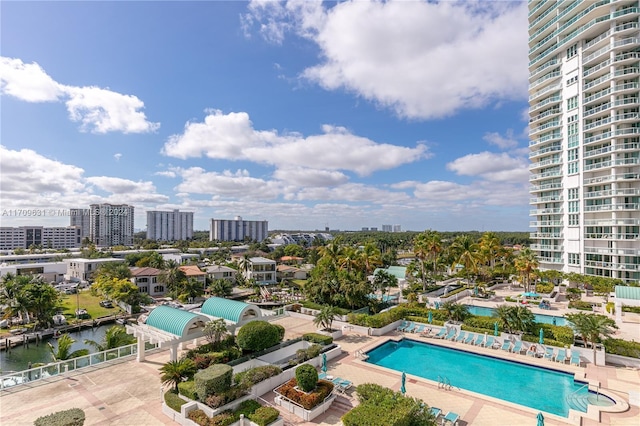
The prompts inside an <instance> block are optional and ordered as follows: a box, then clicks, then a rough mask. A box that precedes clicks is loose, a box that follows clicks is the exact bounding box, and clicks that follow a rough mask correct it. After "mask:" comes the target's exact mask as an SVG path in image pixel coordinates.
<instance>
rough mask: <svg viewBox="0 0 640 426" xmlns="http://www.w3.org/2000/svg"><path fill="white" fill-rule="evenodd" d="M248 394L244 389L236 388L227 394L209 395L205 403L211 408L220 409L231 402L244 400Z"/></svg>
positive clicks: (226, 392)
mask: <svg viewBox="0 0 640 426" xmlns="http://www.w3.org/2000/svg"><path fill="white" fill-rule="evenodd" d="M246 394H247V390H246V389H245V388H244V387H241V386H234V387H232V388H231V389H229V390H227V391H225V392H221V393H215V394H212V395H209V396H208V397H207V399H205V401H204V403H205V404H207V405H208V406H209V407H211V408H218V407H222V406H223V405H226V404H228V403H230V402H231V401H235V400H236V399H239V398H242V397H243V396H245V395H246Z"/></svg>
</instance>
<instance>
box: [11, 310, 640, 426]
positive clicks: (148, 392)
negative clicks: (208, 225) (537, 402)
mask: <svg viewBox="0 0 640 426" xmlns="http://www.w3.org/2000/svg"><path fill="white" fill-rule="evenodd" d="M275 323H278V324H281V325H283V326H284V327H285V330H286V335H285V337H286V338H293V337H298V336H300V335H302V334H304V333H307V332H313V331H316V327H315V326H314V325H313V323H312V321H311V320H304V319H300V318H294V317H284V318H281V319H278V320H276V321H275ZM409 336H411V337H412V338H415V339H416V340H420V339H423V338H420V337H419V336H415V335H411V334H410V333H409ZM401 337H402V336H400V335H396V334H395V333H394V334H389V335H386V336H381V337H372V336H365V335H360V334H357V333H355V332H347V333H346V334H345V335H344V336H343V337H342V338H340V339H339V340H337V341H336V343H338V344H339V345H340V346H341V347H342V349H343V354H342V355H341V356H339V357H338V358H336V359H333V360H331V361H330V362H329V363H328V374H331V375H333V376H339V377H342V378H345V379H348V380H350V381H352V382H353V383H354V387H353V388H351V389H350V390H348V391H347V394H346V397H342V396H341V397H340V398H339V401H338V402H337V403H334V404H333V406H332V407H331V408H330V409H328V410H327V412H326V413H324V414H322V415H321V416H319V417H317V418H316V419H315V420H314V421H313V422H304V421H302V420H300V419H297V418H295V417H293V416H292V415H289V414H283V416H284V417H285V420H286V421H287V423H286V424H287V425H322V426H329V425H335V426H337V425H341V422H340V417H341V416H342V415H343V414H344V413H345V412H346V411H347V410H348V409H349V407H350V406H355V405H357V398H356V396H355V391H354V388H355V386H357V385H359V384H362V383H378V384H380V385H382V386H386V387H389V388H391V389H394V390H399V389H400V381H401V378H400V375H399V374H398V373H397V372H394V371H391V370H388V369H385V368H382V367H377V366H373V365H370V364H367V363H365V362H363V361H362V360H360V359H358V358H356V357H355V356H354V354H355V352H356V351H358V350H362V349H364V350H367V349H370V348H373V347H375V346H377V345H379V344H381V343H382V342H384V341H386V340H388V339H389V338H393V339H398V338H401ZM424 340H427V341H429V342H433V343H435V344H440V345H442V346H450V347H459V348H465V349H468V350H472V351H474V352H478V353H489V354H491V355H492V356H496V357H504V358H507V359H515V360H520V361H524V362H528V363H535V364H540V365H542V366H546V367H554V368H558V364H556V363H554V362H552V361H548V360H543V359H533V358H531V357H527V356H524V355H516V354H511V353H507V352H505V351H502V350H495V349H485V348H478V347H474V346H470V345H464V344H462V343H453V342H448V341H442V340H435V339H424ZM168 360H169V353H168V351H160V352H155V353H150V354H148V355H147V357H146V361H144V362H142V363H138V362H136V361H135V360H128V361H120V362H117V363H114V364H110V365H109V366H101V367H97V368H89V369H84V370H81V371H80V372H73V373H68V374H66V375H64V376H58V377H52V378H49V379H45V380H42V381H38V382H33V383H29V384H26V385H21V386H17V387H15V388H11V389H9V390H6V391H3V392H2V393H0V424H2V425H5V424H6V425H12V426H13V425H16V426H20V425H32V424H33V421H34V420H35V419H36V418H38V417H40V416H43V415H46V414H50V413H52V412H55V411H60V410H65V409H68V408H73V407H77V408H81V409H83V410H84V411H85V414H86V422H85V425H87V426H90V425H101V426H102V425H125V426H126V425H163V424H175V423H174V422H173V421H171V420H170V419H169V418H168V417H166V416H165V415H164V414H162V410H161V385H160V380H159V372H158V370H159V369H160V367H161V366H162V365H163V364H164V363H165V362H167V361H168ZM562 369H563V370H565V371H570V372H577V373H579V374H582V375H584V374H586V378H587V379H590V380H598V381H600V383H601V386H602V387H603V388H605V389H608V390H610V391H613V392H615V393H617V394H618V395H620V396H622V397H623V398H626V397H627V394H628V392H629V391H630V390H631V391H636V392H637V391H640V371H639V370H637V369H629V368H616V367H611V366H607V367H597V366H593V365H588V366H587V367H586V368H584V367H575V366H568V365H565V366H562ZM406 389H407V395H409V396H413V397H417V398H420V399H422V400H424V401H425V402H426V403H427V404H429V405H430V406H435V407H438V408H440V409H442V411H443V413H446V412H447V411H453V412H456V413H458V414H459V415H460V419H461V420H460V422H459V424H460V425H487V426H489V425H490V426H493V425H496V424H502V425H532V426H533V425H535V424H536V414H537V411H535V410H532V409H526V408H524V407H521V406H517V405H514V404H509V403H505V402H502V401H498V400H491V399H488V398H480V397H478V396H476V395H475V394H471V393H469V392H466V391H460V390H457V389H456V390H444V389H441V388H438V387H437V384H435V383H433V382H430V381H427V380H424V379H420V378H417V377H414V376H411V375H409V376H408V378H407V382H406ZM543 391H544V390H543V389H541V392H543ZM263 397H264V399H265V400H266V401H268V402H272V398H273V394H272V393H269V394H266V395H264V396H263ZM532 398H535V395H532ZM566 424H571V423H569V422H567V421H563V419H562V418H560V417H558V416H545V425H566ZM597 424H606V425H633V426H637V425H639V424H640V408H639V407H638V406H630V408H629V410H627V411H626V412H623V413H615V414H608V413H603V414H602V415H601V418H600V421H599V422H598V421H595V420H590V419H584V420H583V421H582V425H585V426H591V425H597Z"/></svg>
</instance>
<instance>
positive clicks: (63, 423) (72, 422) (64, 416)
mask: <svg viewBox="0 0 640 426" xmlns="http://www.w3.org/2000/svg"><path fill="white" fill-rule="evenodd" d="M84 419H85V416H84V411H82V410H81V409H79V408H71V409H69V410H64V411H58V412H55V413H52V414H49V415H46V416H42V417H38V418H37V419H36V421H35V422H33V424H34V426H82V425H83V424H84Z"/></svg>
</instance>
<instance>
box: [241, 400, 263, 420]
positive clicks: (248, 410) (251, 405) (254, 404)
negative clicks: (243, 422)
mask: <svg viewBox="0 0 640 426" xmlns="http://www.w3.org/2000/svg"><path fill="white" fill-rule="evenodd" d="M260 407H262V405H260V403H259V402H258V401H256V400H255V399H247V400H246V401H242V402H241V403H240V405H239V406H238V408H237V409H236V410H235V411H234V414H236V415H237V416H238V417H239V416H240V414H244V416H245V417H249V415H250V414H253V413H255V411H256V410H257V409H258V408H260Z"/></svg>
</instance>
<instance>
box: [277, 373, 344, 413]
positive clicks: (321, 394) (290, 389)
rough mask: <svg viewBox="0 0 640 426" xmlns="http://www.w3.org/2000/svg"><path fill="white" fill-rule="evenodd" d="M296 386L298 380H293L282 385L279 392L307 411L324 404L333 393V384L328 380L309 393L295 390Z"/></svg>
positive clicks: (319, 382)
mask: <svg viewBox="0 0 640 426" xmlns="http://www.w3.org/2000/svg"><path fill="white" fill-rule="evenodd" d="M296 385H297V381H296V379H291V380H289V381H288V382H286V383H284V384H283V385H281V386H280V387H279V388H278V389H277V391H278V393H280V395H282V396H284V397H285V398H288V399H290V400H292V401H293V402H295V403H297V404H299V405H301V406H302V407H304V408H305V409H307V410H311V409H312V408H313V407H315V406H316V405H318V404H320V403H322V401H324V400H325V398H326V397H327V396H329V394H331V392H332V391H333V383H331V382H328V381H326V380H320V381H318V382H317V385H316V388H315V389H314V390H313V391H312V392H309V393H304V392H300V391H299V390H297V389H295V387H296Z"/></svg>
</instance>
